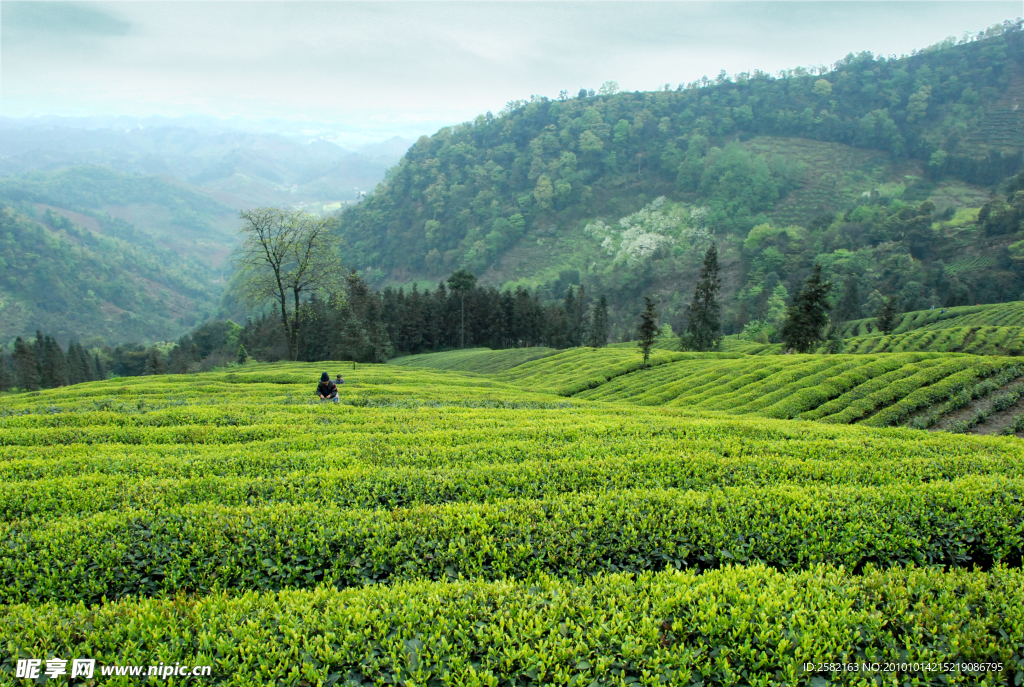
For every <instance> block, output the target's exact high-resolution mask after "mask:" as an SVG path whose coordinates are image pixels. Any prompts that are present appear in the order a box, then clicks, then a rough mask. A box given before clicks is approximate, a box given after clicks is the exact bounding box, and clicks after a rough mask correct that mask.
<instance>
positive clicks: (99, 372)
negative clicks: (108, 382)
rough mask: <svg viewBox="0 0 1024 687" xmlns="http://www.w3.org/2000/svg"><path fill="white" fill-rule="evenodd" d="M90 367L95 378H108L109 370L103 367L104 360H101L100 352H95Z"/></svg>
mask: <svg viewBox="0 0 1024 687" xmlns="http://www.w3.org/2000/svg"><path fill="white" fill-rule="evenodd" d="M90 368H91V369H90V370H89V372H90V373H91V374H92V378H93V379H98V380H103V379H106V378H107V370H106V368H104V367H103V361H102V360H100V354H99V353H94V354H93V356H92V365H91V366H90Z"/></svg>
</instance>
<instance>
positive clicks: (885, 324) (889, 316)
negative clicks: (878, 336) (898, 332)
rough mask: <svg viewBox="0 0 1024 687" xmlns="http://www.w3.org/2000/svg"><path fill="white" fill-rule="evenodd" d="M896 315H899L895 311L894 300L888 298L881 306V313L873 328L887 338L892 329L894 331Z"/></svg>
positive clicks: (890, 297)
mask: <svg viewBox="0 0 1024 687" xmlns="http://www.w3.org/2000/svg"><path fill="white" fill-rule="evenodd" d="M898 314H899V313H898V312H897V311H896V299H895V298H894V297H892V296H889V297H888V298H886V299H885V304H884V305H883V306H882V312H880V313H879V314H878V317H877V318H876V319H875V328H876V329H878V330H880V331H881V332H882V333H883V334H885V335H886V336H888V335H889V334H891V333H892V330H893V329H896V315H898Z"/></svg>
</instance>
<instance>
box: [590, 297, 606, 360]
mask: <svg viewBox="0 0 1024 687" xmlns="http://www.w3.org/2000/svg"><path fill="white" fill-rule="evenodd" d="M588 335H589V341H588V342H587V345H588V346H593V347H594V348H601V347H603V346H607V345H608V297H607V296H601V297H600V298H599V299H597V305H595V306H594V313H593V315H592V316H591V318H590V331H589V332H588Z"/></svg>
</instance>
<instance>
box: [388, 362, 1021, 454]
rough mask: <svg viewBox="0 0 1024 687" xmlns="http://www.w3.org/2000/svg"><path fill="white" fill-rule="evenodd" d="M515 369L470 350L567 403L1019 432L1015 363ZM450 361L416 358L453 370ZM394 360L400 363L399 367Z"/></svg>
mask: <svg viewBox="0 0 1024 687" xmlns="http://www.w3.org/2000/svg"><path fill="white" fill-rule="evenodd" d="M519 350H520V351H521V352H520V353H519V356H517V358H518V359H523V358H527V357H529V355H530V352H531V351H535V350H536V351H537V352H538V354H542V355H543V357H538V358H537V359H535V360H531V361H529V362H524V363H520V362H518V359H517V358H512V357H510V356H508V355H506V353H507V352H506V351H492V352H490V353H488V352H486V351H474V353H473V358H472V360H473V365H474V367H475V369H476V370H484V369H488V370H491V371H492V373H491V374H490V375H488V376H489V377H490V378H491V379H494V380H495V381H500V382H502V383H505V384H509V385H512V386H515V387H517V388H521V389H528V390H531V391H539V392H543V393H552V394H556V395H558V396H563V397H569V398H572V399H581V400H590V401H602V402H627V403H630V404H637V405H643V406H659V407H665V408H684V409H687V410H691V411H699V412H704V411H721V412H727V413H730V414H739V415H754V416H758V417H767V418H783V419H803V420H816V421H820V422H825V423H830V424H864V425H868V426H874V427H891V426H901V425H902V426H910V427H915V428H919V429H948V430H952V431H959V432H974V433H984V434H990V433H997V432H1005V433H1020V432H1022V430H1024V363H1022V362H1021V360H1020V359H1019V358H1012V357H1005V356H978V355H964V354H941V353H921V352H918V353H900V354H895V353H880V354H871V355H849V354H840V355H827V356H823V355H820V354H809V355H756V354H755V355H751V354H749V353H740V352H738V351H733V352H723V353H679V352H672V351H669V350H664V349H662V350H656V351H655V352H654V354H653V355H652V358H651V367H650V368H649V369H646V370H645V369H642V366H641V359H640V354H639V353H638V352H637V350H636V349H635V346H628V347H627V346H623V347H621V348H604V349H592V348H579V349H570V350H567V351H562V352H558V353H555V354H553V355H552V354H549V353H547V352H546V351H544V350H543V349H529V348H526V349H519ZM450 355H451V354H446V353H435V354H425V355H421V356H416V358H417V364H418V366H420V367H434V368H435V369H442V370H452V369H455V368H453V367H452V366H451V365H450V360H451V358H450V357H449V356H450ZM399 361H401V359H399Z"/></svg>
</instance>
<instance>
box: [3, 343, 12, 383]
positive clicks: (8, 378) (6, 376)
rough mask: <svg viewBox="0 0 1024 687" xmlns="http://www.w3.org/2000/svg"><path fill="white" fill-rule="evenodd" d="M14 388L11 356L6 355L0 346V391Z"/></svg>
mask: <svg viewBox="0 0 1024 687" xmlns="http://www.w3.org/2000/svg"><path fill="white" fill-rule="evenodd" d="M13 388H14V368H13V363H12V362H11V357H10V356H9V355H7V352H6V351H4V349H3V347H2V346H0V391H10V390H11V389H13Z"/></svg>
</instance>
